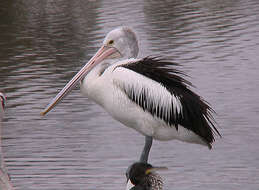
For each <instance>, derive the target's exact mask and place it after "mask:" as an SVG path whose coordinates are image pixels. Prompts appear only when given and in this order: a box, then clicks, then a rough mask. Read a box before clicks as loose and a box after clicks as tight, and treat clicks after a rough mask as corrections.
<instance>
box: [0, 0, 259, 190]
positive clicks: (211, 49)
mask: <svg viewBox="0 0 259 190" xmlns="http://www.w3.org/2000/svg"><path fill="white" fill-rule="evenodd" d="M121 25H128V26H130V27H132V28H134V30H135V31H136V32H137V34H138V38H139V41H140V49H141V52H140V57H143V56H147V55H159V56H162V57H165V58H167V59H169V60H172V61H175V62H178V63H180V64H182V65H183V68H182V70H184V71H185V72H186V73H187V74H188V75H189V76H190V78H189V80H191V81H192V82H193V84H194V85H195V86H196V87H197V88H196V89H195V91H196V92H198V93H199V94H201V95H202V96H203V97H204V98H205V99H206V100H208V101H209V102H210V104H211V106H212V107H213V108H214V109H215V110H216V112H217V113H218V114H217V116H216V120H217V122H218V124H219V130H220V132H221V133H222V135H223V138H222V139H217V142H216V143H215V145H214V149H213V150H211V151H209V150H207V148H205V147H201V146H199V145H191V144H186V143H181V142H177V141H170V142H158V141H155V142H154V144H153V147H152V150H151V155H150V162H151V163H152V164H154V165H158V166H167V167H168V168H169V170H168V171H164V172H161V175H162V176H163V177H164V179H165V186H166V188H165V189H178V190H180V189H181V190H185V189H186V190H187V189H188V190H190V189H192V190H195V189H197V190H198V189H199V190H201V189H204V190H205V189H214V190H215V189H228V190H231V189H233V190H236V189H249V190H258V188H259V148H258V147H259V138H258V134H259V127H258V123H259V99H258V97H259V89H258V85H259V74H258V73H259V64H258V60H259V53H258V52H259V2H258V1H257V0H239V1H236V0H226V1H223V0H214V1H213V0H192V1H191V0H189V1H188V0H187V1H180V0H175V1H166V0H160V1H158V0H144V1H141V2H140V1H137V0H135V1H134V0H133V1H116V0H112V1H90V0H89V1H76V0H71V1H65V0H55V1H54V0H46V1H40V0H21V1H16V2H15V1H5V2H1V3H0V31H1V34H0V66H1V70H0V90H1V91H4V92H5V94H6V95H7V98H8V105H7V110H6V113H5V119H4V122H3V126H4V128H3V150H4V154H5V157H6V164H7V168H8V170H9V173H10V176H11V178H12V182H13V184H14V186H15V187H16V189H18V190H35V189H37V190H45V189H55V190H58V189H60V190H61V189H62V190H74V189H89V190H90V189H105V190H107V189H112V190H114V189H124V188H125V177H124V172H125V170H126V168H127V167H128V165H130V164H131V163H132V162H134V161H135V160H137V159H138V158H139V154H140V152H141V150H142V146H143V143H144V138H143V136H141V135H139V134H138V133H136V132H135V131H133V130H131V129H129V128H126V127H124V126H122V125H121V124H119V123H118V122H116V121H114V120H113V119H112V118H111V117H110V116H109V115H108V114H107V113H106V112H105V111H104V110H103V109H102V108H100V107H98V106H97V105H96V104H94V103H93V102H91V101H89V100H88V99H87V98H85V97H83V96H82V95H81V94H80V92H79V90H78V89H77V90H74V91H73V93H71V94H70V95H69V96H68V97H67V98H66V99H65V100H64V101H63V103H62V104H60V105H59V106H58V107H56V108H55V110H53V111H52V112H50V113H49V114H48V115H47V116H46V117H41V116H40V115H39V113H40V111H42V109H43V108H44V107H45V106H46V104H47V103H48V102H49V101H50V99H51V98H52V97H53V96H55V94H56V93H57V92H58V90H60V89H61V88H62V87H63V86H64V84H65V83H66V82H67V81H68V80H69V79H70V78H71V77H72V76H73V75H74V74H75V73H76V72H77V71H78V70H79V69H80V68H81V66H82V65H83V64H84V63H85V62H86V61H87V60H88V59H89V58H90V57H91V56H92V55H93V54H94V52H95V51H96V50H97V48H98V47H99V46H100V44H101V43H102V39H103V37H104V36H105V35H106V33H107V32H108V31H110V30H111V29H113V28H115V27H118V26H121Z"/></svg>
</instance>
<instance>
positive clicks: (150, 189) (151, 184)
mask: <svg viewBox="0 0 259 190" xmlns="http://www.w3.org/2000/svg"><path fill="white" fill-rule="evenodd" d="M164 169H167V168H166V167H153V166H152V165H151V164H148V163H142V162H136V163H134V164H132V165H131V166H130V170H129V172H128V176H126V177H127V183H131V184H132V186H128V187H127V189H126V190H162V189H163V180H162V178H161V176H160V175H159V174H157V173H156V171H158V170H164Z"/></svg>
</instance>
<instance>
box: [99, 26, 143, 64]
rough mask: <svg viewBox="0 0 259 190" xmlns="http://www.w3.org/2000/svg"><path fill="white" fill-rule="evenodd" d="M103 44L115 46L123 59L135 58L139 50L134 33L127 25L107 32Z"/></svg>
mask: <svg viewBox="0 0 259 190" xmlns="http://www.w3.org/2000/svg"><path fill="white" fill-rule="evenodd" d="M103 46H108V47H114V48H116V49H117V51H118V52H119V53H120V55H121V58H124V59H129V58H136V57H137V55H138V51H139V48H138V40H137V37H136V34H135V33H134V32H133V31H132V30H131V29H130V28H129V27H120V28H116V29H114V30H112V31H111V32H109V33H108V34H107V36H106V37H105V39H104V41H103Z"/></svg>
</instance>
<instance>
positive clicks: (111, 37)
mask: <svg viewBox="0 0 259 190" xmlns="http://www.w3.org/2000/svg"><path fill="white" fill-rule="evenodd" d="M138 51H139V48H138V41H137V37H136V35H135V33H134V32H133V31H132V30H131V29H130V28H129V27H120V28H116V29H114V30H112V31H111V32H109V33H108V34H107V36H106V37H105V39H104V41H103V45H102V47H101V48H100V49H99V50H98V51H97V53H96V54H95V55H94V56H93V57H92V58H91V59H90V60H89V61H88V63H86V65H85V66H84V67H83V68H82V69H81V70H80V71H79V72H78V73H77V74H76V75H75V76H74V77H73V78H72V79H71V80H70V81H69V82H68V83H67V84H66V86H65V87H64V88H63V89H62V90H61V91H60V92H59V93H58V95H57V96H56V97H55V98H54V99H53V100H52V102H51V103H50V104H49V105H48V106H47V107H46V108H45V110H44V111H43V112H42V113H41V114H42V115H45V114H46V113H48V112H49V111H50V110H51V109H52V108H54V106H55V105H57V104H58V102H60V101H61V100H62V99H63V98H64V97H65V96H66V95H67V94H68V92H70V91H71V90H72V89H73V87H75V86H76V84H77V83H78V82H79V81H80V80H81V79H83V78H84V77H85V75H87V73H88V72H90V71H91V69H93V68H94V67H95V66H96V65H98V64H100V63H102V61H104V60H107V59H109V63H116V62H117V61H118V60H121V59H129V58H136V57H137V55H138Z"/></svg>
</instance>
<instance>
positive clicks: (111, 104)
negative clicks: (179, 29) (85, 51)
mask: <svg viewBox="0 0 259 190" xmlns="http://www.w3.org/2000/svg"><path fill="white" fill-rule="evenodd" d="M137 54H138V42H137V38H136V35H135V33H134V32H133V31H132V30H131V29H130V28H128V27H121V28H117V29H115V30H113V31H111V32H110V33H109V34H108V35H107V36H106V37H105V39H104V42H103V46H102V47H101V48H100V49H99V50H98V52H97V53H96V54H95V55H94V56H93V58H91V60H90V61H89V62H88V63H87V64H86V65H85V66H84V67H83V68H82V69H81V70H80V71H79V72H78V73H77V74H76V75H75V76H74V77H73V78H72V79H71V80H70V81H69V82H68V84H67V85H66V86H65V87H64V88H63V89H62V90H61V91H60V92H59V94H58V95H57V96H56V97H55V98H54V99H53V101H52V102H51V103H50V104H49V105H48V106H47V108H46V109H45V110H44V111H43V112H42V115H45V114H46V113H47V112H49V111H50V110H51V109H52V108H53V107H54V106H55V105H57V104H58V103H59V102H60V101H61V100H62V99H63V98H64V97H65V96H66V95H67V94H68V93H69V91H71V89H72V88H73V87H74V86H76V84H77V83H79V82H81V83H80V84H81V85H80V88H81V92H82V93H83V94H84V95H86V96H87V97H88V98H89V99H91V100H93V101H94V102H96V103H97V104H99V105H100V106H102V107H103V108H104V109H105V110H106V111H107V112H108V113H109V114H110V115H111V116H112V117H113V118H114V119H116V120H118V121H120V122H121V123H123V124H124V125H126V126H127V127H130V128H133V129H135V130H137V131H138V132H140V133H141V134H143V135H144V136H145V137H146V143H145V148H144V149H143V152H142V155H141V159H140V161H141V162H147V159H148V154H149V151H150V148H151V145H152V140H153V138H154V139H157V140H173V139H178V140H181V141H185V142H189V143H196V144H202V145H206V146H208V147H209V148H211V144H212V142H213V141H214V139H215V138H214V136H215V134H218V135H220V134H219V132H218V131H217V129H216V128H215V123H214V119H213V117H212V113H213V110H212V109H211V108H210V106H209V105H208V104H207V103H206V102H205V101H204V100H202V98H201V97H200V96H199V95H197V94H195V93H194V92H192V91H191V90H190V88H189V86H191V83H190V82H188V81H186V80H185V79H184V78H183V76H184V75H183V74H182V72H180V71H178V70H177V69H175V67H176V66H178V65H177V64H175V63H172V62H167V61H163V60H159V59H157V58H151V57H146V58H144V59H136V56H137Z"/></svg>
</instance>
